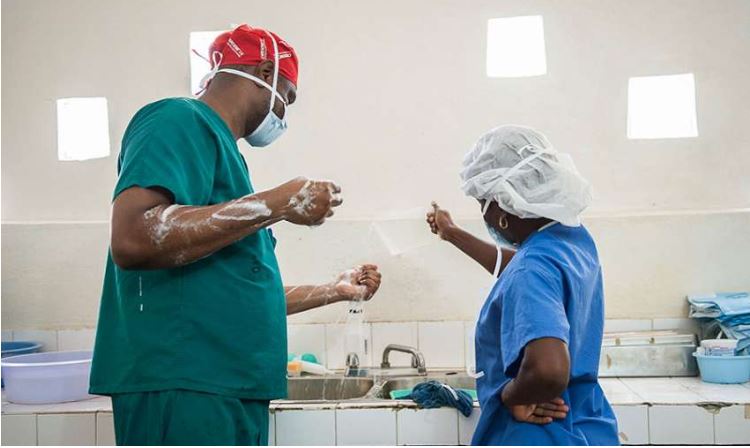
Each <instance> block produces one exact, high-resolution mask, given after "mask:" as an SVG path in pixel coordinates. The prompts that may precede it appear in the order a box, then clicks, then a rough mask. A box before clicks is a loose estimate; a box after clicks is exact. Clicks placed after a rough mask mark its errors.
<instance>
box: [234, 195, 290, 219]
mask: <svg viewBox="0 0 750 448" xmlns="http://www.w3.org/2000/svg"><path fill="white" fill-rule="evenodd" d="M245 198H247V199H248V200H253V199H255V200H262V201H264V202H265V203H266V207H268V209H269V210H270V211H271V216H270V218H271V219H274V220H285V219H286V218H287V216H289V209H290V208H289V207H290V206H289V203H290V198H289V197H287V195H286V193H285V192H284V191H283V189H281V188H278V187H277V188H274V189H272V190H267V191H262V192H260V193H258V194H256V195H254V197H253V196H245Z"/></svg>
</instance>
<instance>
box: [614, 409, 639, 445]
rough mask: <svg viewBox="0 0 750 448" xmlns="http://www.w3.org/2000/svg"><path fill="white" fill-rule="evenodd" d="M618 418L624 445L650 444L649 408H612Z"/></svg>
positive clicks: (621, 439) (620, 435)
mask: <svg viewBox="0 0 750 448" xmlns="http://www.w3.org/2000/svg"><path fill="white" fill-rule="evenodd" d="M612 410H613V411H614V412H615V416H616V417H617V430H618V433H619V434H618V435H619V437H620V443H622V444H624V445H646V444H648V406H646V405H637V406H612Z"/></svg>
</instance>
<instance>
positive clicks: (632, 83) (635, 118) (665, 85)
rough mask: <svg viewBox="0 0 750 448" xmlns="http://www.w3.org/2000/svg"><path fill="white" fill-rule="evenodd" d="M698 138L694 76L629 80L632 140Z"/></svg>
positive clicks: (689, 74) (629, 113) (650, 77)
mask: <svg viewBox="0 0 750 448" xmlns="http://www.w3.org/2000/svg"><path fill="white" fill-rule="evenodd" d="M697 136H698V119H697V116H696V112H695V78H694V77H693V74H692V73H687V74H682V75H667V76H641V77H636V78H630V80H629V81H628V138H630V139H645V138H682V137H697Z"/></svg>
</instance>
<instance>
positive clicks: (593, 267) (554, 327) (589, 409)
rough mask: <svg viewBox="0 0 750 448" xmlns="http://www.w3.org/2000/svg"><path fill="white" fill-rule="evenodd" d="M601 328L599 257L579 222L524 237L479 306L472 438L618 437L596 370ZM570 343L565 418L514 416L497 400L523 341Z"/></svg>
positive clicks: (607, 440)
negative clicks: (540, 421)
mask: <svg viewBox="0 0 750 448" xmlns="http://www.w3.org/2000/svg"><path fill="white" fill-rule="evenodd" d="M603 328H604V297H603V290H602V274H601V267H600V265H599V257H598V254H597V251H596V246H595V245H594V241H593V239H592V238H591V235H589V233H588V231H587V230H586V229H585V228H584V227H582V226H581V227H566V226H563V225H561V224H555V225H553V226H550V227H548V228H546V229H544V230H542V231H541V232H536V233H534V234H532V235H531V236H530V237H529V238H527V239H526V241H524V243H523V244H522V245H521V247H520V248H519V249H518V252H517V253H516V255H515V256H514V257H513V259H512V260H511V262H510V263H509V264H508V266H507V267H506V268H505V270H504V271H503V273H502V274H501V275H500V277H499V278H498V280H497V282H496V283H495V286H494V287H493V288H492V291H491V292H490V295H489V297H488V298H487V301H486V302H485V304H484V306H483V307H482V311H481V313H480V315H479V321H478V322H477V329H476V344H475V345H476V365H477V371H478V372H484V376H483V377H481V378H479V379H478V380H477V394H478V396H479V403H480V406H481V409H482V414H481V416H480V418H479V422H478V424H477V429H476V431H475V432H474V438H473V440H472V444H473V445H619V440H618V437H617V421H616V420H615V415H614V413H613V412H612V408H611V407H610V405H609V403H608V402H607V399H606V398H605V397H604V393H603V391H602V389H601V387H600V386H599V383H598V380H597V374H598V369H599V353H600V350H601V343H602V332H603ZM540 338H557V339H560V340H562V341H564V342H565V343H567V344H568V350H569V352H570V381H569V384H568V388H567V389H566V390H565V392H564V393H563V395H562V399H563V400H565V403H566V404H567V405H568V406H569V407H570V411H569V412H568V415H567V417H566V418H565V419H563V420H555V421H553V422H552V423H549V424H547V425H535V424H530V423H521V422H518V421H516V420H514V419H513V417H512V416H511V414H510V412H509V411H508V409H507V408H506V407H505V406H504V405H503V404H502V402H501V398H500V397H501V392H502V389H503V387H505V385H506V384H507V383H508V382H509V381H510V380H511V379H512V378H513V377H515V376H516V375H517V373H518V368H519V365H520V362H521V359H522V358H523V351H524V348H525V347H526V344H528V343H529V342H531V341H533V340H535V339H540Z"/></svg>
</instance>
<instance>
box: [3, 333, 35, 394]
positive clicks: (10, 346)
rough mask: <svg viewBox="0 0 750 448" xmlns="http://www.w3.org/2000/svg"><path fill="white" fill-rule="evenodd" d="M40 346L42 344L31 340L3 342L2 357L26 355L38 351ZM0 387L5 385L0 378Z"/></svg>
mask: <svg viewBox="0 0 750 448" xmlns="http://www.w3.org/2000/svg"><path fill="white" fill-rule="evenodd" d="M41 348H42V344H40V343H38V342H33V341H14V342H3V354H2V357H3V358H6V357H8V356H17V355H28V354H30V353H36V352H38V351H39V349H41ZM0 387H5V381H4V380H3V379H2V378H0Z"/></svg>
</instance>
